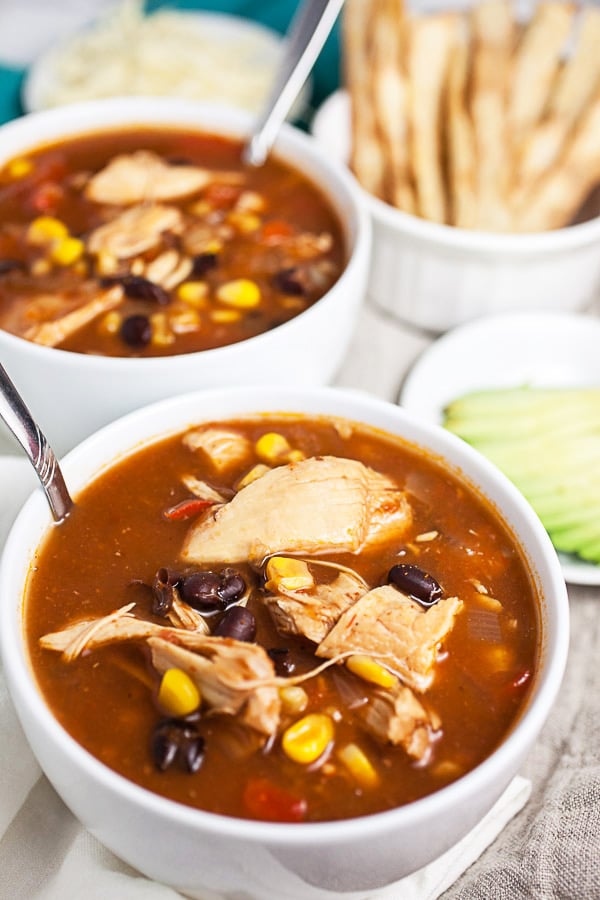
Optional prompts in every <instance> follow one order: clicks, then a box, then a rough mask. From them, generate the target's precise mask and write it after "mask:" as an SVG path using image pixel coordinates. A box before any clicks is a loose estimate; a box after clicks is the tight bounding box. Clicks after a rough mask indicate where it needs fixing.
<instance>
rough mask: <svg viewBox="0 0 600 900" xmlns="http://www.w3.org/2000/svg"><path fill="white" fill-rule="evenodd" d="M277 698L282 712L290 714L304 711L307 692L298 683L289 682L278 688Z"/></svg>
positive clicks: (293, 714)
mask: <svg viewBox="0 0 600 900" xmlns="http://www.w3.org/2000/svg"><path fill="white" fill-rule="evenodd" d="M279 698H280V700H281V707H282V709H283V711H284V713H287V714H288V715H290V716H295V715H298V713H301V712H304V710H305V709H306V707H307V706H308V694H307V693H306V691H305V690H304V688H303V687H300V685H299V684H290V685H285V687H282V688H279Z"/></svg>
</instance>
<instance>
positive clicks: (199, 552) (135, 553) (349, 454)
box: [0, 389, 568, 900]
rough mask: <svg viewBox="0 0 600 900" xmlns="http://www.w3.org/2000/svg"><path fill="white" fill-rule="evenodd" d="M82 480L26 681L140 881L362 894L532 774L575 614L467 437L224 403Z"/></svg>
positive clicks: (21, 668)
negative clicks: (516, 779) (529, 762)
mask: <svg viewBox="0 0 600 900" xmlns="http://www.w3.org/2000/svg"><path fill="white" fill-rule="evenodd" d="M64 468H65V475H66V478H67V481H68V483H69V484H70V486H71V488H72V490H73V492H74V494H75V497H76V506H75V508H74V510H73V512H72V513H71V515H70V517H69V518H68V519H67V520H66V521H65V522H63V523H62V524H61V525H60V526H58V527H55V528H49V526H50V522H49V514H48V510H47V508H46V505H45V501H44V498H43V496H41V495H40V494H38V495H36V496H34V497H32V498H31V499H30V501H29V503H28V504H27V506H26V508H25V509H24V510H23V512H22V513H21V515H20V517H19V519H18V521H17V522H16V524H15V526H14V528H13V530H12V532H11V535H10V537H9V540H8V542H7V545H6V550H5V554H4V560H3V565H2V568H1V570H0V594H1V596H2V606H1V607H0V637H1V641H2V653H3V663H4V670H5V673H6V676H7V679H8V683H9V687H10V691H11V694H12V697H13V700H14V702H15V706H16V708H17V710H18V713H19V716H20V718H21V721H22V723H23V727H24V729H25V732H26V735H27V737H28V739H29V741H30V743H31V745H32V748H33V749H34V752H35V753H36V755H37V757H38V759H39V761H40V763H41V765H42V767H43V769H44V771H45V772H46V774H47V775H48V777H49V778H50V780H51V781H52V783H53V784H54V786H55V787H56V789H57V790H58V792H59V793H60V794H61V796H62V797H63V798H64V800H65V802H66V803H67V804H68V805H69V806H70V808H71V809H72V810H73V811H74V812H75V814H76V815H77V816H78V817H79V818H80V819H81V821H82V822H83V823H84V824H85V825H86V826H87V827H88V828H89V829H90V830H91V831H92V833H93V834H94V835H96V837H98V838H99V839H100V841H102V842H103V843H104V844H105V845H106V846H107V847H109V848H110V849H111V850H113V851H114V852H115V853H116V854H117V855H119V856H120V857H122V858H123V859H125V860H126V861H127V862H128V863H129V864H131V865H132V866H134V867H136V868H137V869H139V870H140V871H142V872H143V873H145V874H146V875H147V876H149V877H151V878H155V879H157V880H159V881H161V882H164V883H167V884H169V885H172V886H173V887H175V888H176V889H178V890H181V891H184V892H186V893H191V894H192V895H198V896H201V895H202V892H206V891H215V892H220V893H225V894H227V893H236V892H243V893H245V894H246V895H248V896H250V897H252V898H258V900H268V898H271V897H272V896H273V891H274V885H276V893H277V896H278V897H282V898H287V900H324V898H327V897H331V898H333V897H339V896H340V892H347V894H348V896H349V897H352V898H357V897H362V896H364V892H365V891H369V890H372V889H375V888H377V887H381V886H383V885H385V884H388V883H389V882H391V881H393V880H395V879H398V878H400V877H401V876H403V875H406V874H407V873H409V872H412V871H414V870H415V869H417V868H419V867H421V866H423V865H425V864H426V863H428V862H430V861H431V860H433V859H435V858H436V857H437V856H439V855H440V854H441V853H443V852H444V851H445V850H447V849H448V848H449V847H451V846H452V845H453V844H455V843H456V842H457V841H458V840H459V839H460V838H461V837H462V836H464V835H465V834H466V833H467V832H468V831H469V830H470V829H471V828H472V827H473V826H474V825H475V824H476V823H477V822H478V821H479V820H480V819H481V817H482V816H483V815H484V814H485V813H486V812H487V811H488V810H489V809H490V808H491V806H492V805H493V803H494V802H495V800H496V799H497V798H498V797H499V796H500V794H501V793H502V792H503V790H504V789H505V787H506V786H507V785H508V783H509V781H510V780H511V778H512V777H513V776H514V775H515V774H516V772H517V771H518V769H519V766H520V765H521V763H522V761H523V759H524V757H525V755H526V753H527V752H528V750H529V749H530V748H531V747H532V745H533V743H534V741H535V739H536V736H537V734H538V732H539V730H540V728H541V727H542V724H543V722H544V720H545V718H546V716H547V715H548V712H549V710H550V708H551V705H552V702H553V700H554V698H555V696H556V693H557V691H558V689H559V685H560V680H561V677H562V672H563V669H564V665H565V660H566V653H567V645H568V604H567V597H566V591H565V585H564V581H563V579H562V576H561V572H560V567H559V564H558V561H557V558H556V555H555V553H554V551H553V549H552V546H551V544H550V541H549V539H548V536H547V534H546V533H545V531H544V529H543V528H542V526H541V524H540V522H539V520H538V519H537V518H536V516H535V515H534V514H533V512H532V510H531V508H530V507H529V506H528V505H527V503H526V502H525V501H524V500H523V498H522V496H521V495H520V494H519V493H518V492H517V491H516V489H515V488H514V487H513V486H512V485H511V484H510V483H509V482H508V481H507V479H506V478H504V477H503V476H502V475H501V473H500V472H499V471H498V470H497V469H495V468H494V467H492V466H491V465H490V464H489V463H487V462H486V460H485V459H484V458H483V457H481V456H480V455H478V454H477V453H475V452H474V451H473V450H472V449H471V448H469V447H468V446H467V445H466V444H464V443H463V442H461V441H459V440H457V439H455V438H454V437H453V436H452V435H449V434H448V433H445V432H444V431H443V430H442V429H439V428H437V427H433V426H431V425H428V424H425V423H422V422H419V421H417V420H416V419H413V418H412V417H411V416H409V415H408V414H406V413H405V412H404V411H402V410H401V409H399V408H397V407H395V406H393V405H391V404H388V403H385V402H382V401H378V400H375V399H372V398H368V397H363V396H359V395H355V394H351V393H346V392H341V391H334V390H321V391H299V390H291V389H280V390H275V389H268V390H267V389H248V390H239V391H216V392H214V391H206V392H202V393H197V394H194V395H188V396H186V397H182V398H174V399H171V400H167V401H164V402H163V403H160V404H157V405H154V406H152V407H148V408H147V409H144V410H141V411H139V412H137V413H133V414H131V415H130V416H127V417H126V418H124V419H122V420H120V421H119V422H117V423H114V424H113V425H111V426H109V427H107V428H106V429H103V430H102V431H100V432H99V433H98V434H97V435H95V436H93V437H92V438H90V439H89V440H88V441H86V442H84V444H82V445H81V446H80V447H78V448H77V449H76V450H75V451H73V452H72V453H71V454H70V455H69V456H68V458H67V459H66V460H65V463H64ZM115 509H118V510H119V516H118V520H115V514H114V511H115ZM82 541H83V542H84V543H85V547H82ZM91 548H93V552H90V549H91ZM74 558H80V559H85V560H86V563H85V565H81V566H79V567H78V570H77V571H75V570H74V569H73V566H72V565H70V563H69V561H72V560H73V559H74ZM55 567H58V571H59V572H60V577H56V573H55V572H54V571H53V568H55ZM89 582H91V583H92V584H93V588H94V589H93V591H90V590H89ZM81 597H86V601H85V605H82V603H81V600H80V598H81ZM169 673H170V674H169ZM88 682H89V687H90V690H87V688H86V689H82V686H84V685H88ZM92 682H93V684H92ZM190 685H191V686H190ZM90 703H91V706H90V705H89V704H90ZM491 711H493V712H491Z"/></svg>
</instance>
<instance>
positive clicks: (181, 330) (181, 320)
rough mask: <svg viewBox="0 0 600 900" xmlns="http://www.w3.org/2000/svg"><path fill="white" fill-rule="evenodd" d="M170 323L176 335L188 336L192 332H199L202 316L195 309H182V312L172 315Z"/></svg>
mask: <svg viewBox="0 0 600 900" xmlns="http://www.w3.org/2000/svg"><path fill="white" fill-rule="evenodd" d="M169 323H170V325H171V328H172V329H173V331H174V332H175V334H187V333H188V332H190V331H198V329H199V328H200V316H199V315H198V313H197V312H196V310H195V309H182V310H180V312H174V313H171V315H170V317H169Z"/></svg>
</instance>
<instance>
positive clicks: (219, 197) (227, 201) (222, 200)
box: [204, 184, 242, 208]
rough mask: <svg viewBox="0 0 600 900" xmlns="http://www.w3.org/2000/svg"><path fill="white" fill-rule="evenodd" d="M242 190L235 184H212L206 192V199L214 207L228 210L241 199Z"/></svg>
mask: <svg viewBox="0 0 600 900" xmlns="http://www.w3.org/2000/svg"><path fill="white" fill-rule="evenodd" d="M241 193H242V188H241V187H239V186H238V185H235V184H211V185H209V186H208V187H207V189H206V191H205V192H204V198H205V199H206V200H208V202H209V203H210V204H211V205H212V206H217V207H219V208H228V207H230V206H233V205H234V203H235V202H236V201H237V200H238V199H239V196H240V194H241Z"/></svg>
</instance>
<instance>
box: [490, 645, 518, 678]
mask: <svg viewBox="0 0 600 900" xmlns="http://www.w3.org/2000/svg"><path fill="white" fill-rule="evenodd" d="M483 656H484V659H485V664H486V666H487V668H488V670H489V671H490V672H510V671H511V669H512V668H513V666H514V664H515V660H514V654H513V651H512V650H511V649H510V647H506V646H504V644H498V645H496V646H493V647H486V648H485V652H484V654H483Z"/></svg>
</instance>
